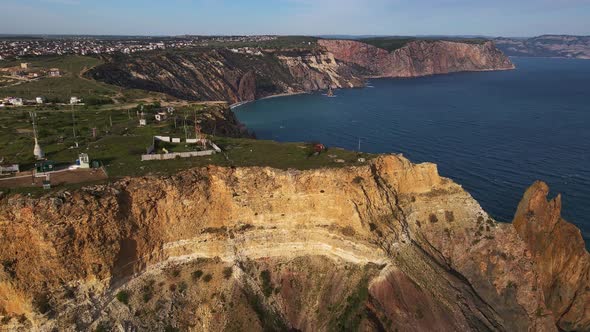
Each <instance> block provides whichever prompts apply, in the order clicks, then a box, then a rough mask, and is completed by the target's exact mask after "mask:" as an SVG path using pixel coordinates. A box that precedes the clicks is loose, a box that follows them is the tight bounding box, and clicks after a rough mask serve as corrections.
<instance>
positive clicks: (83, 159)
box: [76, 153, 90, 168]
mask: <svg viewBox="0 0 590 332" xmlns="http://www.w3.org/2000/svg"><path fill="white" fill-rule="evenodd" d="M76 165H78V166H80V168H90V157H88V154H87V153H80V155H79V156H78V160H76Z"/></svg>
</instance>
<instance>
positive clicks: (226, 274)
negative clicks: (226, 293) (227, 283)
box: [223, 266, 233, 279]
mask: <svg viewBox="0 0 590 332" xmlns="http://www.w3.org/2000/svg"><path fill="white" fill-rule="evenodd" d="M232 274H233V268H232V267H231V266H228V267H226V268H224V269H223V277H224V278H225V279H229V278H231V276H232Z"/></svg>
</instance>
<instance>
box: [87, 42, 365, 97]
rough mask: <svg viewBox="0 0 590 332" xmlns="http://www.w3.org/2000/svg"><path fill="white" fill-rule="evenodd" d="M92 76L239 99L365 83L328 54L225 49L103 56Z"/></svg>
mask: <svg viewBox="0 0 590 332" xmlns="http://www.w3.org/2000/svg"><path fill="white" fill-rule="evenodd" d="M105 61H106V62H107V63H106V64H104V65H101V66H99V67H96V68H94V69H93V70H91V71H90V72H89V73H88V75H90V76H91V77H92V78H94V79H97V80H101V81H105V82H107V83H110V84H115V85H119V86H124V87H130V88H137V89H145V90H150V91H158V92H164V93H167V94H170V95H172V96H175V97H178V98H182V99H187V100H207V101H209V100H217V101H228V102H230V103H237V102H242V101H251V100H254V99H259V98H262V97H266V96H270V95H275V94H283V93H297V92H306V91H313V90H320V89H327V88H328V87H333V88H350V87H355V86H361V85H362V79H360V78H359V77H357V74H356V73H355V70H354V69H353V68H351V67H350V66H345V65H341V64H340V63H339V62H338V61H336V59H334V57H333V56H332V55H331V54H329V53H326V52H321V51H312V50H287V51H273V50H271V51H265V52H260V53H256V54H244V53H238V52H234V51H231V50H226V49H213V50H193V51H176V52H163V53H160V52H158V53H144V54H141V55H137V56H122V55H119V56H114V57H108V58H105Z"/></svg>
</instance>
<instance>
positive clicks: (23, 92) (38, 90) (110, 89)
mask: <svg viewBox="0 0 590 332" xmlns="http://www.w3.org/2000/svg"><path fill="white" fill-rule="evenodd" d="M21 62H28V63H30V64H31V65H32V68H33V70H36V69H50V68H59V69H60V70H61V72H62V76H61V77H43V78H40V79H38V80H35V81H30V82H27V83H23V84H20V85H16V86H7V84H8V83H2V82H1V81H0V97H5V96H17V97H22V98H25V99H34V98H35V97H39V96H42V97H45V98H47V99H48V100H49V101H54V102H62V103H64V102H65V103H67V102H69V100H70V97H72V96H76V97H79V98H82V99H85V98H98V97H103V98H105V97H106V98H113V97H117V98H119V99H121V100H122V101H123V102H125V101H131V100H135V99H142V98H147V97H149V96H152V95H154V94H150V93H149V92H147V91H142V90H132V89H123V88H120V87H117V86H113V85H109V84H105V83H102V82H98V81H96V80H93V79H89V78H86V77H84V75H83V73H84V72H85V71H86V70H88V69H90V68H92V67H95V66H98V65H100V64H102V63H103V61H102V60H100V59H98V58H94V57H90V56H78V55H68V56H42V57H31V58H23V59H20V60H18V61H17V60H14V61H9V62H3V63H2V67H13V66H18V65H20V63H21ZM3 80H5V79H3ZM2 85H4V86H2Z"/></svg>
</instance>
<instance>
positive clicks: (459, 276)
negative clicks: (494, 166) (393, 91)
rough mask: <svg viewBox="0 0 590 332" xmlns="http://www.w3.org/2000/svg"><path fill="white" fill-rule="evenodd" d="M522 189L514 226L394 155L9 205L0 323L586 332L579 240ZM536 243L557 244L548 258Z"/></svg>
mask: <svg viewBox="0 0 590 332" xmlns="http://www.w3.org/2000/svg"><path fill="white" fill-rule="evenodd" d="M534 188H538V185H536V186H534V187H533V189H531V190H529V192H527V195H525V199H524V201H523V202H524V203H523V204H524V205H522V204H521V208H520V209H519V214H517V217H516V220H515V225H514V226H513V225H511V224H503V223H498V222H496V221H494V220H493V219H492V218H491V217H490V216H489V215H488V214H487V213H486V212H485V211H483V210H482V209H481V207H480V206H479V204H478V203H477V202H476V201H475V200H474V199H473V198H472V197H471V196H470V195H469V194H468V193H467V192H465V191H464V190H463V189H462V188H461V187H460V186H459V185H457V184H455V183H453V182H452V181H451V180H449V179H446V178H442V177H440V176H439V174H438V172H437V168H436V165H434V164H428V163H426V164H420V165H415V164H412V163H411V162H409V161H408V160H407V159H405V158H404V157H402V156H399V155H391V156H383V157H379V158H376V159H374V160H372V161H371V162H370V163H369V164H368V165H365V166H359V167H350V168H343V169H320V170H310V171H295V170H288V171H281V170H276V169H272V168H259V167H253V168H223V167H215V166H210V167H206V168H198V169H192V170H188V171H184V172H181V173H179V174H178V175H175V176H168V177H142V178H129V179H125V180H121V181H119V182H116V183H114V184H112V185H102V186H91V187H86V188H83V189H80V190H76V191H72V192H65V191H64V192H60V193H56V194H51V195H48V196H45V197H43V198H40V199H34V198H29V197H22V196H13V197H5V198H3V199H2V200H1V201H0V261H1V262H2V267H1V269H0V316H2V318H1V319H0V322H1V324H2V326H4V327H6V328H8V329H10V330H30V329H41V330H51V329H59V330H61V331H78V330H89V329H91V330H96V329H101V330H116V329H140V330H166V329H180V330H186V329H192V330H198V331H201V330H202V331H207V330H234V329H243V330H247V331H260V330H289V329H294V330H301V331H331V330H364V331H384V330H385V331H396V330H416V331H430V330H433V329H437V330H448V331H457V330H470V331H556V330H557V325H558V326H559V327H560V328H561V329H564V330H574V329H578V328H580V329H584V328H587V325H585V324H587V323H586V322H587V321H588V317H589V314H588V311H587V309H586V307H587V305H588V300H587V298H586V297H584V296H582V295H583V294H587V293H584V292H585V289H586V288H584V287H586V286H585V285H586V284H585V282H587V268H586V270H584V269H582V270H580V269H576V268H574V267H576V266H577V267H580V266H587V265H584V264H586V263H585V262H587V258H586V257H587V256H588V254H587V252H585V251H584V250H583V249H582V248H583V245H582V246H581V247H580V243H578V242H579V241H580V240H579V239H577V240H576V241H574V242H575V243H574V244H571V243H568V242H567V241H566V239H565V238H561V237H558V238H552V236H553V235H552V234H553V233H547V232H540V231H538V230H537V226H535V225H536V224H533V225H531V224H530V221H531V220H533V219H531V218H534V220H537V221H541V222H542V223H543V225H544V224H545V223H544V222H545V220H550V221H552V222H553V223H554V222H555V220H556V219H555V211H556V210H555V207H556V206H557V205H558V204H557V203H549V205H548V206H547V205H544V204H543V201H542V200H541V201H539V199H538V197H540V196H542V193H543V190H541V191H540V194H539V191H537V190H535V189H534ZM527 202H531V203H530V204H529V203H527ZM538 202H540V204H541V205H537V203H538ZM528 207H531V208H530V209H529V208H528ZM537 207H538V208H537ZM547 207H549V208H548V209H547ZM529 210H530V211H529ZM522 211H526V212H525V213H524V216H525V217H526V218H525V219H522V217H520V216H521V215H522ZM546 211H548V212H546ZM545 217H547V218H548V219H544V218H545ZM523 220H524V221H523ZM558 220H559V219H558ZM523 224H524V225H525V227H524V229H525V231H524V232H523ZM527 225H528V226H527ZM558 225H560V226H559V227H560V229H563V230H565V231H563V234H564V236H565V235H567V234H569V233H572V234H575V233H576V231H575V229H573V228H572V227H573V226H571V225H569V224H565V223H563V222H561V221H558ZM527 227H532V230H531V231H526V229H528V228H527ZM541 228H542V229H545V226H543V227H541ZM547 229H551V227H549V228H547ZM560 232H562V231H560ZM531 234H532V235H531ZM578 235H579V233H578ZM531 239H533V240H531ZM562 241H563V242H562ZM538 243H552V244H553V245H552V246H551V247H550V248H551V249H550V251H549V254H545V252H546V249H545V247H538V246H537V245H536V244H538ZM551 257H563V258H564V259H563V260H562V261H563V262H564V263H567V264H565V265H563V264H561V263H559V262H556V261H555V260H554V259H552V258H551ZM576 257H578V258H576ZM580 264H582V265H580ZM559 269H561V270H563V271H565V272H561V271H560V272H559V273H557V271H558V270H559ZM567 271H570V272H571V273H570V272H567ZM575 275H582V276H583V278H581V279H580V278H578V279H576V278H577V277H575ZM584 278H586V279H584ZM550 280H551V281H550ZM584 280H586V281H584ZM556 289H557V291H556ZM572 292H573V293H574V295H573V296H570V295H571V294H572ZM580 292H582V293H580ZM556 294H563V295H562V296H561V297H560V298H559V301H558V302H555V301H556V300H555V298H556ZM564 295H566V296H564ZM408 299H411V300H408Z"/></svg>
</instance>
